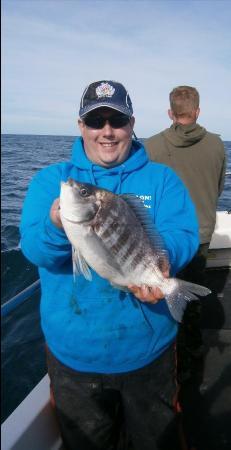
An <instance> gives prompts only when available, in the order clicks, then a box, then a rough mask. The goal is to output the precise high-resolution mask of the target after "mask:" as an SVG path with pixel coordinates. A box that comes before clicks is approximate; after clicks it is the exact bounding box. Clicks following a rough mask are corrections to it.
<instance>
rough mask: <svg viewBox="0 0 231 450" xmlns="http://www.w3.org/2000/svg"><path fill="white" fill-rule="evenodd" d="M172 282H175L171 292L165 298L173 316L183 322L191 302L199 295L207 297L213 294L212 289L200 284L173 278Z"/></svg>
mask: <svg viewBox="0 0 231 450" xmlns="http://www.w3.org/2000/svg"><path fill="white" fill-rule="evenodd" d="M169 282H170V283H174V287H173V290H172V291H171V293H169V294H167V295H165V299H166V302H167V305H168V308H169V311H170V313H171V315H172V317H173V318H174V319H175V320H176V321H177V322H181V321H182V318H183V314H184V311H185V309H186V306H187V304H188V303H189V302H191V301H193V300H199V298H198V296H199V297H205V296H207V295H209V294H211V291H210V289H208V288H206V287H205V286H201V285H199V284H195V283H190V282H188V281H184V280H179V279H176V278H172V279H170V280H169Z"/></svg>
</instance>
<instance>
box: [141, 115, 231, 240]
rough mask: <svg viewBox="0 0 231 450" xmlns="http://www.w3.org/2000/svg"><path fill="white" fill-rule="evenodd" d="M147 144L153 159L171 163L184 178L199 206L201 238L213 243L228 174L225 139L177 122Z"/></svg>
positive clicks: (196, 126) (198, 126)
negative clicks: (217, 212)
mask: <svg viewBox="0 0 231 450" xmlns="http://www.w3.org/2000/svg"><path fill="white" fill-rule="evenodd" d="M144 145H145V147H146V150H147V152H148V154H149V157H150V159H151V160H153V161H157V162H160V163H163V164H166V165H167V166H170V167H171V168H172V169H173V170H175V172H176V173H177V174H178V175H179V177H180V178H181V179H182V180H183V182H184V184H185V185H186V186H187V188H188V190H189V192H190V195H191V198H192V200H193V202H194V204H195V206H196V209H197V214H198V219H199V224H200V241H201V243H205V242H210V240H211V236H212V233H213V231H214V227H215V222H216V209H217V201H218V197H219V195H220V194H221V192H222V189H223V186H224V177H225V167H226V158H225V150H224V145H223V143H222V141H221V139H220V138H219V137H218V135H216V134H213V133H209V132H208V131H207V130H206V129H205V128H203V127H201V126H200V125H198V124H196V123H193V124H190V125H180V124H173V125H172V126H171V127H170V128H167V129H166V130H164V131H162V132H161V133H159V134H156V135H154V136H152V137H150V138H148V139H146V140H145V142H144Z"/></svg>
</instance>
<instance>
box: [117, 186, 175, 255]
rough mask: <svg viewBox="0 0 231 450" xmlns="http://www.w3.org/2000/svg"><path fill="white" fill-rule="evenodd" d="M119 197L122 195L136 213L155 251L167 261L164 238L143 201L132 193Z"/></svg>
mask: <svg viewBox="0 0 231 450" xmlns="http://www.w3.org/2000/svg"><path fill="white" fill-rule="evenodd" d="M120 197H122V198H123V200H125V201H126V202H127V204H128V205H129V206H130V207H131V209H132V210H133V212H134V214H135V215H136V217H137V219H138V220H139V221H140V222H141V224H142V226H143V228H144V230H145V233H146V235H147V236H148V238H149V240H150V241H151V243H152V246H153V248H154V250H155V252H157V254H158V256H159V257H161V258H160V259H162V258H163V259H164V260H165V261H166V262H168V261H169V256H168V251H167V249H166V248H165V244H164V240H163V238H162V237H161V235H160V233H159V232H158V230H157V229H156V226H155V224H154V222H153V220H152V217H151V215H150V214H149V212H148V210H147V208H146V206H145V205H144V203H143V201H142V200H141V199H140V198H139V197H137V196H136V195H134V194H122V195H120Z"/></svg>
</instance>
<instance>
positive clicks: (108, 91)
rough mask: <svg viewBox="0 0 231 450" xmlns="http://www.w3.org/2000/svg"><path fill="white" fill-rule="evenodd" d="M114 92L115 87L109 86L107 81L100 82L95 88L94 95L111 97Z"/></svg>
mask: <svg viewBox="0 0 231 450" xmlns="http://www.w3.org/2000/svg"><path fill="white" fill-rule="evenodd" d="M114 92H115V88H113V86H111V85H110V84H109V83H101V84H100V85H99V86H98V87H97V88H96V95H97V97H98V98H101V97H112V96H113V94H114Z"/></svg>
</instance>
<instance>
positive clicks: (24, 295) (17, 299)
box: [1, 280, 40, 317]
mask: <svg viewBox="0 0 231 450" xmlns="http://www.w3.org/2000/svg"><path fill="white" fill-rule="evenodd" d="M39 289H40V280H36V281H35V282H34V283H32V284H31V285H30V286H28V287H26V288H25V289H23V291H21V292H19V293H18V294H16V295H15V296H14V297H12V298H11V299H10V300H8V301H7V302H5V303H3V305H1V317H5V316H7V315H8V314H9V313H10V312H12V311H14V309H16V308H17V307H18V306H19V305H21V304H22V303H24V302H25V301H26V300H27V299H28V298H29V297H31V296H32V295H33V294H34V293H35V292H36V291H38V290H39Z"/></svg>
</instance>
